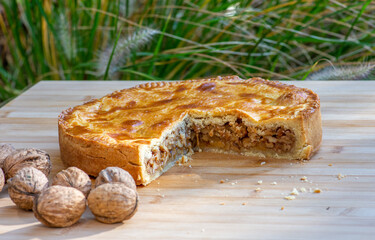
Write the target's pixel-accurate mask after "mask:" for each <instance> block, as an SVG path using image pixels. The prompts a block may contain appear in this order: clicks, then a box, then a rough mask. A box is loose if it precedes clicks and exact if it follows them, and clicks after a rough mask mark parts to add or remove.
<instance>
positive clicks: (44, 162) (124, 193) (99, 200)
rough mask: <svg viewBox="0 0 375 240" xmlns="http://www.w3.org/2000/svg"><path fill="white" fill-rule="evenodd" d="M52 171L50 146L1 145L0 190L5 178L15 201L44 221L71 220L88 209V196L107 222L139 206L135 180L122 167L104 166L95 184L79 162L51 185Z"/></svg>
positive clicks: (98, 216)
mask: <svg viewBox="0 0 375 240" xmlns="http://www.w3.org/2000/svg"><path fill="white" fill-rule="evenodd" d="M50 171H51V161H50V156H49V155H48V153H47V152H45V151H42V150H39V149H34V148H27V149H19V150H16V149H14V148H13V147H12V146H11V145H9V144H4V145H0V191H1V190H2V189H3V187H4V184H5V182H7V183H8V185H9V186H8V192H9V196H10V198H11V199H12V201H13V202H14V203H15V204H16V205H17V206H18V207H19V208H21V209H24V210H32V211H33V212H34V215H35V217H36V218H37V219H38V220H39V221H40V222H41V223H43V224H45V225H46V226H49V227H68V226H71V225H73V224H74V223H76V222H77V221H78V220H79V219H80V217H81V216H82V214H83V213H84V211H85V209H86V202H87V205H88V207H89V209H90V210H91V212H92V213H93V214H94V216H95V218H96V219H97V220H98V221H100V222H103V223H117V222H122V221H124V220H126V219H129V218H131V217H132V216H133V215H134V214H135V212H136V210H137V207H138V201H139V198H138V193H137V188H136V184H135V182H134V179H133V177H132V176H131V175H130V174H129V173H128V172H127V171H125V170H123V169H121V168H118V167H108V168H106V169H104V170H102V171H101V172H100V173H99V175H98V177H97V178H96V180H95V186H94V188H93V189H92V186H91V185H92V184H91V180H90V177H89V176H88V175H87V174H86V173H85V172H84V171H82V170H80V169H79V168H76V167H69V168H67V169H65V170H62V171H61V172H59V173H58V174H57V175H56V176H55V177H54V178H53V181H52V186H49V182H48V178H47V177H48V175H49V173H50Z"/></svg>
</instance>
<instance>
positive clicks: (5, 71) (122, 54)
mask: <svg viewBox="0 0 375 240" xmlns="http://www.w3.org/2000/svg"><path fill="white" fill-rule="evenodd" d="M374 12H375V2H373V1H339V0H321V1H302V0H299V1H297V0H296V1H282V0H278V1H272V0H271V1H261V0H253V1H251V0H249V1H246V0H232V1H215V0H197V1H181V0H175V1H172V0H164V1H148V0H139V1H136V0H133V1H131V0H122V1H118V0H117V1H105V0H86V1H78V0H54V1H52V0H44V1H43V0H17V1H16V0H0V79H1V81H0V101H4V100H6V99H8V98H11V97H13V96H15V95H17V94H18V93H19V92H20V91H21V90H22V89H24V88H25V87H27V86H30V85H32V84H34V83H35V82H38V81H40V80H101V79H109V80H110V79H123V80H140V79H142V80H144V79H149V80H174V79H192V78H201V77H207V76H213V75H220V74H236V75H239V76H241V77H243V78H248V77H254V76H260V77H264V78H268V79H304V78H306V76H307V75H308V74H309V73H310V72H311V71H313V70H317V69H319V68H322V67H324V66H327V65H329V64H331V63H340V64H344V65H352V64H357V63H362V62H367V63H371V62H372V61H373V59H374V54H373V53H374V44H375V32H374V31H375V15H374Z"/></svg>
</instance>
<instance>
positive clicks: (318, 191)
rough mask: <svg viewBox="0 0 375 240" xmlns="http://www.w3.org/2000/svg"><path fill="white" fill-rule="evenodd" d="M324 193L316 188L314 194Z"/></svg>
mask: <svg viewBox="0 0 375 240" xmlns="http://www.w3.org/2000/svg"><path fill="white" fill-rule="evenodd" d="M321 192H322V190H320V189H319V188H316V189H315V190H314V193H321Z"/></svg>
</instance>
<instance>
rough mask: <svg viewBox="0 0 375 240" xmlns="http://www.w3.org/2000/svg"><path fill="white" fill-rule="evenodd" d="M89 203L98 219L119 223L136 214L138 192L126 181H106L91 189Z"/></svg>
mask: <svg viewBox="0 0 375 240" xmlns="http://www.w3.org/2000/svg"><path fill="white" fill-rule="evenodd" d="M87 203H88V206H89V208H90V210H91V212H92V213H93V214H94V216H95V218H96V219H97V220H98V221H100V222H103V223H118V222H122V221H124V220H126V219H130V218H131V217H132V216H133V215H134V214H135V212H136V211H137V208H138V193H137V191H135V190H134V189H132V188H129V187H127V186H126V185H125V184H124V183H105V184H102V185H100V186H98V187H97V188H95V189H93V190H91V192H90V194H89V197H88V198H87Z"/></svg>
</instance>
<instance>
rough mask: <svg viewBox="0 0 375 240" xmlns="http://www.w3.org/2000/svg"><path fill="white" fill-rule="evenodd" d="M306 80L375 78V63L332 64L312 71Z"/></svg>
mask: <svg viewBox="0 0 375 240" xmlns="http://www.w3.org/2000/svg"><path fill="white" fill-rule="evenodd" d="M306 80H318V81H322V80H375V65H374V64H370V63H363V64H357V65H352V66H350V65H347V66H344V65H338V66H333V65H332V66H328V67H325V68H323V69H320V70H318V71H315V72H312V73H311V74H310V75H309V76H308V77H307V78H306Z"/></svg>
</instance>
